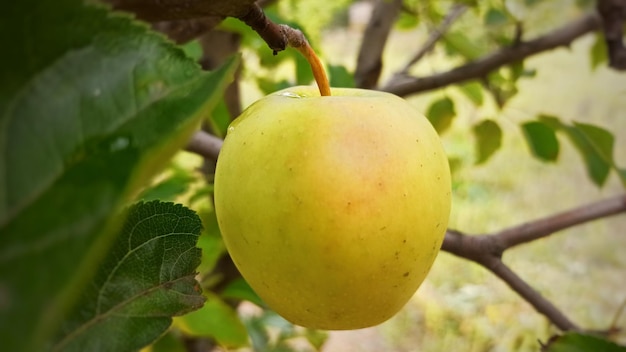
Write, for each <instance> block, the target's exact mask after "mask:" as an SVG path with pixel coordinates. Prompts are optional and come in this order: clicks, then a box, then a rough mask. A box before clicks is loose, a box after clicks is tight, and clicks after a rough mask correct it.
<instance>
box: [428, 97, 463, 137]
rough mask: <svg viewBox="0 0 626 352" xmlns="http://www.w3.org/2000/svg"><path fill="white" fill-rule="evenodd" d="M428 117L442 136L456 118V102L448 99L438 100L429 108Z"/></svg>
mask: <svg viewBox="0 0 626 352" xmlns="http://www.w3.org/2000/svg"><path fill="white" fill-rule="evenodd" d="M426 116H427V117H428V120H430V123H431V124H432V125H433V127H435V129H436V130H437V132H438V133H439V134H441V133H443V132H444V131H445V130H447V129H448V128H449V127H450V125H451V124H452V119H453V118H454V116H456V112H455V111H454V102H453V101H452V99H450V98H448V97H445V98H441V99H439V100H436V101H435V102H433V103H432V104H431V105H430V107H429V108H428V112H427V113H426Z"/></svg>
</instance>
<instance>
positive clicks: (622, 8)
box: [596, 0, 626, 70]
mask: <svg viewBox="0 0 626 352" xmlns="http://www.w3.org/2000/svg"><path fill="white" fill-rule="evenodd" d="M596 7H597V9H598V13H599V14H600V16H601V17H602V30H603V31H604V40H605V41H606V47H607V51H608V53H607V54H608V57H609V66H610V67H612V68H614V69H616V70H626V47H625V46H624V41H623V39H622V37H623V33H624V30H623V29H624V23H625V22H626V1H625V0H598V2H597V6H596Z"/></svg>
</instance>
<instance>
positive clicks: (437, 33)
mask: <svg viewBox="0 0 626 352" xmlns="http://www.w3.org/2000/svg"><path fill="white" fill-rule="evenodd" d="M465 10H467V5H464V4H461V3H457V4H454V5H453V6H452V9H450V12H448V14H447V15H446V17H445V18H444V19H443V21H441V24H440V25H439V27H437V28H435V30H434V31H433V32H432V33H431V34H430V36H429V37H428V39H427V40H426V43H424V46H423V47H422V48H421V49H420V50H419V51H418V52H417V53H415V55H414V56H413V58H412V59H411V60H410V61H409V62H408V63H407V64H406V65H405V66H404V68H403V69H402V71H400V74H403V75H406V74H408V72H409V69H410V68H411V66H413V65H415V64H416V63H417V62H418V61H419V60H421V59H422V58H423V57H424V55H426V54H428V52H430V51H431V50H433V48H434V47H435V44H437V42H438V41H439V39H441V37H443V35H444V34H445V33H446V32H447V31H448V29H449V28H450V27H451V26H452V24H453V23H454V21H455V20H456V19H457V18H459V17H461V15H462V14H463V13H464V12H465Z"/></svg>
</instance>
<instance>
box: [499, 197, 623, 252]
mask: <svg viewBox="0 0 626 352" xmlns="http://www.w3.org/2000/svg"><path fill="white" fill-rule="evenodd" d="M623 212H626V194H624V195H620V196H617V197H613V198H607V199H604V200H601V201H599V202H596V203H591V204H587V205H584V206H581V207H578V208H575V209H571V210H568V211H564V212H562V213H558V214H555V215H551V216H548V217H545V218H543V219H538V220H535V221H531V222H528V223H525V224H521V225H519V226H515V227H511V228H508V229H505V230H502V231H500V232H497V233H495V234H493V235H490V236H491V237H492V238H493V240H494V241H496V242H497V243H498V247H500V248H502V250H506V249H508V248H511V247H513V246H517V245H519V244H522V243H526V242H530V241H534V240H537V239H539V238H542V237H546V236H549V235H551V234H552V233H554V232H557V231H560V230H563V229H566V228H568V227H572V226H576V225H580V224H582V223H585V222H588V221H592V220H596V219H600V218H604V217H607V216H611V215H615V214H619V213H623Z"/></svg>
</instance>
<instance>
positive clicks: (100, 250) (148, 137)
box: [0, 0, 236, 351]
mask: <svg viewBox="0 0 626 352" xmlns="http://www.w3.org/2000/svg"><path fill="white" fill-rule="evenodd" d="M25 13H28V18H29V20H28V23H30V24H31V25H25V23H26V22H24V21H23V19H24V17H23V15H22V14H25ZM0 16H1V18H0V26H1V27H0V29H1V32H2V33H9V34H8V35H3V36H2V37H1V38H2V39H1V40H2V42H1V43H0V44H1V45H2V46H3V47H5V48H8V47H10V48H11V51H10V52H8V53H6V54H5V55H3V65H2V66H1V67H0V70H2V74H1V75H2V77H3V79H2V84H1V85H0V119H1V121H0V122H1V123H0V140H1V143H0V155H1V159H0V165H1V166H0V169H1V170H2V172H1V173H0V232H2V236H1V237H0V278H1V279H0V281H1V282H0V286H1V287H2V288H3V289H2V290H3V297H5V298H4V299H5V301H6V302H7V303H8V304H5V305H3V306H2V308H1V310H0V330H1V331H5V332H7V334H6V338H5V339H4V340H3V347H4V348H5V349H7V350H11V351H24V350H34V351H39V350H41V347H42V346H43V345H44V344H46V343H47V341H48V340H49V339H50V338H51V336H52V335H53V334H54V333H55V331H56V330H57V328H58V327H59V325H60V324H61V322H62V321H63V319H64V317H65V315H66V313H67V312H68V311H69V310H70V309H72V308H73V307H74V306H75V304H76V300H77V299H78V297H79V295H80V293H81V292H82V291H83V290H84V288H85V287H86V285H87V284H88V282H89V280H90V278H91V277H92V276H93V274H94V272H95V270H96V268H97V267H98V266H99V264H100V263H101V262H102V260H103V258H105V256H106V253H107V252H108V248H109V247H110V245H111V244H112V243H113V241H114V240H115V236H116V234H117V229H118V228H119V226H120V225H121V220H122V218H120V217H119V216H113V214H115V212H116V211H117V210H118V209H119V208H120V207H121V206H122V205H123V204H124V203H125V202H126V201H127V200H128V199H129V197H130V196H131V195H133V194H135V193H136V192H137V191H138V189H139V188H140V187H141V186H143V185H144V184H145V183H146V182H147V181H148V180H149V178H150V177H151V176H152V175H153V174H154V173H155V172H156V171H158V170H159V169H160V168H161V167H163V166H164V165H165V163H167V161H168V159H169V158H170V156H171V155H173V153H175V152H176V151H177V150H178V149H179V148H180V147H181V146H182V145H183V143H185V142H186V140H187V138H188V136H189V134H190V133H191V132H192V131H193V129H194V128H196V126H198V124H199V123H200V120H201V119H202V118H203V117H204V116H206V114H207V112H208V111H210V109H211V107H212V106H213V105H214V104H215V103H216V101H217V99H218V97H219V95H220V93H221V91H222V90H223V88H224V87H225V84H226V83H227V82H228V80H230V79H231V78H232V73H233V71H234V67H235V65H236V61H231V62H230V63H229V64H228V65H226V66H225V67H224V68H223V69H221V70H219V71H216V72H215V73H212V74H209V73H203V72H201V70H200V68H199V66H198V65H197V64H196V63H194V62H193V61H191V60H189V59H187V58H186V57H185V56H184V54H183V53H182V51H181V50H179V49H177V48H175V47H174V46H173V45H172V44H171V43H169V42H167V41H165V40H164V38H163V37H162V36H160V35H157V34H154V33H153V32H151V31H150V30H149V29H148V28H147V27H146V26H145V25H141V24H138V23H136V22H135V21H134V20H132V19H131V18H130V17H128V16H124V15H119V14H112V13H111V12H109V11H108V10H106V9H104V8H102V7H98V6H93V5H84V4H83V3H82V2H81V1H77V0H63V1H56V2H53V3H50V2H42V1H34V0H33V1H22V2H16V3H12V4H10V5H8V7H7V9H6V10H3V11H2V13H1V14H0Z"/></svg>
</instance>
